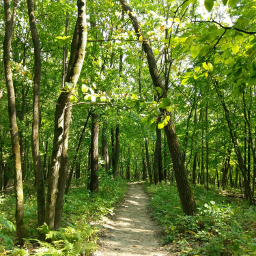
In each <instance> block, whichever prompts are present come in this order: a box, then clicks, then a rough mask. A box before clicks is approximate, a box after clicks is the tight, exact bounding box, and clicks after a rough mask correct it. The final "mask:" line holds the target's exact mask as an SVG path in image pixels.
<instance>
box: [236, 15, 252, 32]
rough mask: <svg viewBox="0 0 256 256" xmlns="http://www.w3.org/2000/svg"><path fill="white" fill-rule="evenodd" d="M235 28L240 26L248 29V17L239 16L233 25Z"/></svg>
mask: <svg viewBox="0 0 256 256" xmlns="http://www.w3.org/2000/svg"><path fill="white" fill-rule="evenodd" d="M234 26H235V27H236V28H240V29H248V27H249V19H247V18H245V17H243V16H241V17H239V18H238V19H237V20H236V22H235V25H234Z"/></svg>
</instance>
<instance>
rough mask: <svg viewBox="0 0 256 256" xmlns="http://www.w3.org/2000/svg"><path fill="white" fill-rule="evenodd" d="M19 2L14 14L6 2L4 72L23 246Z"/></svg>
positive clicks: (19, 237) (19, 233)
mask: <svg viewBox="0 0 256 256" xmlns="http://www.w3.org/2000/svg"><path fill="white" fill-rule="evenodd" d="M16 8H17V1H14V10H13V14H12V11H11V7H10V0H4V13H5V36H4V57H3V60H4V70H5V79H6V87H7V92H8V112H9V124H10V133H11V141H12V152H13V158H14V167H15V195H16V213H15V219H16V233H17V238H18V243H19V244H21V245H23V244H24V240H23V238H24V237H25V235H26V231H25V225H24V196H23V183H22V163H21V154H20V143H19V135H18V126H17V114H16V103H15V91H14V86H13V79H12V70H11V54H10V51H11V42H12V33H13V27H14V21H15V16H16Z"/></svg>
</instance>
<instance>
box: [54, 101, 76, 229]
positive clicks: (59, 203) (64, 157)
mask: <svg viewBox="0 0 256 256" xmlns="http://www.w3.org/2000/svg"><path fill="white" fill-rule="evenodd" d="M71 115H72V104H71V103H68V104H67V108H66V110H65V116H64V134H63V148H62V154H61V163H60V165H61V168H60V173H59V181H58V193H57V198H56V206H55V220H54V229H55V230H57V229H59V228H60V226H61V220H62V210H63V205H64V191H65V186H66V180H67V176H68V167H69V157H68V135H69V127H70V121H71Z"/></svg>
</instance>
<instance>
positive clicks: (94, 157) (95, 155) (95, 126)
mask: <svg viewBox="0 0 256 256" xmlns="http://www.w3.org/2000/svg"><path fill="white" fill-rule="evenodd" d="M98 119H99V117H98V115H97V114H96V113H93V114H92V132H91V181H90V190H91V191H92V192H98V190H99V174H98V168H99V120H98Z"/></svg>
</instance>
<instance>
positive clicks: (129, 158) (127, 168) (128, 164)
mask: <svg viewBox="0 0 256 256" xmlns="http://www.w3.org/2000/svg"><path fill="white" fill-rule="evenodd" d="M126 165H127V167H126V179H127V180H130V179H131V148H130V147H128V159H127V163H126Z"/></svg>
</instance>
